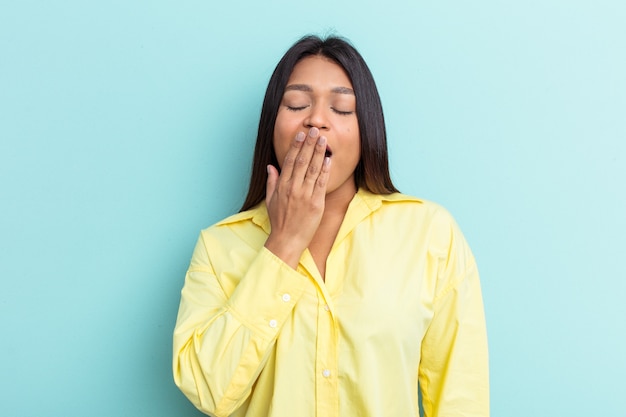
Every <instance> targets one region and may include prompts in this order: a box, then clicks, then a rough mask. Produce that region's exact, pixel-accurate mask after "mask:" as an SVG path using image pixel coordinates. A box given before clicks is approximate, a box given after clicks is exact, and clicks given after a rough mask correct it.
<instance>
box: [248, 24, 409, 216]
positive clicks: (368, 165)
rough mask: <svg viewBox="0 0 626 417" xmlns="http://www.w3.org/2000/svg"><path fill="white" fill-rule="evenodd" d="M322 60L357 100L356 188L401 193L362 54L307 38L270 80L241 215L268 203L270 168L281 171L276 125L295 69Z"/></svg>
mask: <svg viewBox="0 0 626 417" xmlns="http://www.w3.org/2000/svg"><path fill="white" fill-rule="evenodd" d="M311 55H319V56H323V57H325V58H328V59H330V60H332V61H333V62H335V63H337V64H338V65H339V66H341V67H342V68H343V69H344V70H345V71H346V73H347V74H348V77H349V78H350V81H351V82H352V88H353V89H354V94H355V96H356V114H357V119H358V123H359V132H360V135H361V160H360V161H359V163H358V164H357V167H356V169H355V171H354V179H355V182H356V186H357V187H359V188H364V189H365V190H367V191H370V192H372V193H375V194H391V193H393V192H397V191H398V190H397V189H396V187H395V186H394V185H393V183H392V182H391V176H390V175H389V162H388V155H387V133H386V130H385V118H384V116H383V107H382V104H381V102H380V96H379V95H378V90H377V89H376V83H375V82H374V77H372V73H371V72H370V70H369V68H368V67H367V64H366V63H365V60H363V57H362V56H361V54H359V52H358V51H357V50H356V49H355V48H354V47H353V46H352V45H351V44H350V43H349V42H348V41H347V40H345V39H343V38H340V37H335V36H331V37H328V38H325V39H322V38H320V37H318V36H312V35H311V36H305V37H304V38H302V39H300V40H299V41H298V42H296V43H295V44H294V45H293V46H292V47H291V48H289V50H288V51H287V52H286V53H285V55H284V56H283V57H282V59H281V60H280V62H279V63H278V65H277V66H276V69H275V70H274V73H273V74H272V77H271V78H270V81H269V84H268V85H267V90H266V91H265V99H264V100H263V107H262V109H261V118H260V120H259V130H258V134H257V140H256V146H255V148H254V159H253V164H252V174H251V176H250V187H249V188H248V195H247V197H246V201H245V202H244V203H243V206H242V207H241V211H245V210H248V209H250V208H252V207H254V206H256V205H257V204H259V203H260V202H261V201H263V200H264V199H265V187H266V181H267V165H269V164H272V165H274V166H276V167H278V161H277V160H276V154H275V153H274V145H273V138H274V125H275V123H276V115H277V114H278V109H279V107H280V103H281V101H282V98H283V94H284V92H285V86H286V85H287V81H289V77H290V76H291V72H292V71H293V68H294V67H295V66H296V64H297V63H298V62H299V61H300V60H301V59H303V58H305V57H307V56H311Z"/></svg>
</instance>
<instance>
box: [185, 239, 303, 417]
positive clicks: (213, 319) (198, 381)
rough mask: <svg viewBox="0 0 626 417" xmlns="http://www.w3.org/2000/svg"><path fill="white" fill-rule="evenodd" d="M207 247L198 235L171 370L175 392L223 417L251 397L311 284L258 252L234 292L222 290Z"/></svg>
mask: <svg viewBox="0 0 626 417" xmlns="http://www.w3.org/2000/svg"><path fill="white" fill-rule="evenodd" d="M214 244H215V243H214ZM207 245H209V246H210V245H211V242H210V240H209V241H208V242H207V239H205V238H204V236H203V235H201V236H200V239H199V240H198V243H197V245H196V248H195V251H194V254H193V257H192V260H191V265H190V267H189V270H188V272H187V275H186V278H185V285H184V287H183V290H182V293H181V303H180V308H179V313H178V319H177V323H176V328H175V331H174V360H173V370H174V381H175V383H176V385H177V386H178V387H179V388H180V389H181V391H183V393H184V394H185V395H186V396H187V397H188V398H189V400H190V401H191V402H192V403H194V404H195V405H196V407H198V408H199V409H201V410H202V411H204V412H207V413H210V414H211V415H215V416H218V417H221V416H228V415H230V414H231V413H232V412H233V411H235V410H236V409H237V408H238V407H240V406H241V404H242V403H243V402H244V401H245V400H246V399H247V397H248V396H249V395H250V391H251V388H252V385H253V383H254V382H255V381H256V379H257V377H258V375H259V373H260V372H261V370H262V369H263V366H264V364H265V361H266V360H267V358H268V355H269V354H270V352H271V350H272V348H273V346H274V344H275V341H276V337H277V335H278V333H279V331H280V329H281V327H282V325H283V323H284V322H285V320H287V318H288V317H289V315H290V313H291V311H292V309H293V308H294V306H295V304H296V302H297V300H298V299H299V298H300V296H301V294H302V292H303V290H304V286H305V283H306V280H305V278H304V276H302V275H300V274H299V273H297V272H296V271H295V270H294V269H292V268H291V267H289V266H288V265H287V264H285V263H284V262H282V261H281V260H280V259H278V258H277V257H276V256H275V255H273V254H272V253H271V252H270V251H269V250H267V249H265V248H261V250H260V252H259V253H258V255H257V256H256V258H255V259H254V260H253V261H252V263H251V264H250V265H249V267H248V268H247V271H246V272H245V273H244V275H243V277H242V278H241V280H240V281H239V284H238V285H237V286H236V288H235V289H234V290H233V291H230V290H228V289H226V290H225V289H224V288H223V286H222V284H221V283H220V281H219V280H218V279H217V277H216V276H215V272H214V268H213V266H212V265H211V262H210V259H209V255H208V253H209V251H210V250H211V249H212V248H211V247H207ZM228 292H231V293H230V294H229V293H228Z"/></svg>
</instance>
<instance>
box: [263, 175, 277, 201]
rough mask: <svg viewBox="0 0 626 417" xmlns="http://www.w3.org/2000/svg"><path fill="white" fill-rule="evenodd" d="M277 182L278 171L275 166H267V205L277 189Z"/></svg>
mask: <svg viewBox="0 0 626 417" xmlns="http://www.w3.org/2000/svg"><path fill="white" fill-rule="evenodd" d="M276 181H278V170H277V169H276V168H275V167H274V166H273V165H268V166H267V185H266V187H265V203H266V204H268V203H269V202H270V199H271V198H272V195H274V190H275V189H276Z"/></svg>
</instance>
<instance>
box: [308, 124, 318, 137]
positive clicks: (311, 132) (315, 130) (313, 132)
mask: <svg viewBox="0 0 626 417" xmlns="http://www.w3.org/2000/svg"><path fill="white" fill-rule="evenodd" d="M319 133H320V131H319V129H318V128H316V127H312V128H311V129H310V130H309V136H311V137H312V138H314V137H316V136H317V135H319Z"/></svg>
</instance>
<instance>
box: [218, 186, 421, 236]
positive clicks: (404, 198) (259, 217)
mask: <svg viewBox="0 0 626 417" xmlns="http://www.w3.org/2000/svg"><path fill="white" fill-rule="evenodd" d="M408 201H413V202H419V203H422V202H423V200H421V199H419V198H416V197H412V196H409V195H405V194H402V193H393V194H374V193H371V192H369V191H366V190H364V189H362V188H360V189H359V190H358V191H357V192H356V194H355V195H354V197H353V199H352V201H351V202H350V205H349V206H348V211H347V213H346V217H345V219H344V222H345V221H346V220H347V221H348V222H349V223H352V222H354V223H357V222H359V221H361V220H362V219H363V218H365V217H367V216H368V215H370V214H371V213H373V212H375V211H376V210H378V209H379V208H380V207H381V206H382V205H383V204H393V203H401V202H408ZM247 220H251V221H252V223H254V224H256V225H257V226H259V227H261V228H262V229H263V230H264V231H265V233H267V234H269V233H270V219H269V216H268V214H267V207H266V206H265V201H262V202H261V203H259V204H258V205H256V206H255V207H253V208H251V209H250V210H246V211H243V212H241V213H237V214H234V215H232V216H230V217H227V218H225V219H224V220H222V221H220V222H218V223H217V224H216V225H217V226H220V225H226V224H233V223H238V222H242V221H247ZM342 228H343V227H342ZM348 228H350V229H351V227H350V226H348Z"/></svg>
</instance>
